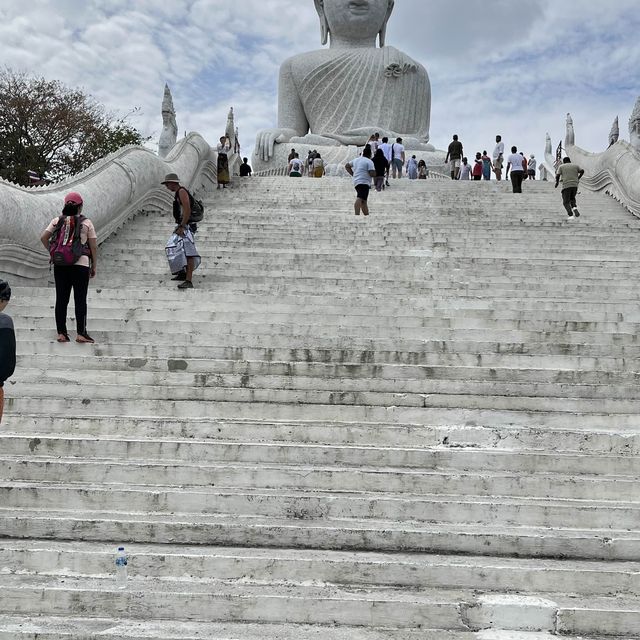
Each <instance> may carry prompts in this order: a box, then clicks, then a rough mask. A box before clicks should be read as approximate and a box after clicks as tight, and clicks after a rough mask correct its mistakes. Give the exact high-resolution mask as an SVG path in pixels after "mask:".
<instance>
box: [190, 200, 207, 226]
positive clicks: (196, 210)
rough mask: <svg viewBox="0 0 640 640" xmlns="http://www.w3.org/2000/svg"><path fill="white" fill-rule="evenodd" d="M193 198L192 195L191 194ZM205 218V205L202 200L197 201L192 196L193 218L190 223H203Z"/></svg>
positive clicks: (191, 217)
mask: <svg viewBox="0 0 640 640" xmlns="http://www.w3.org/2000/svg"><path fill="white" fill-rule="evenodd" d="M189 195H190V196H191V194H189ZM203 218H204V205H203V204H202V200H196V199H195V198H194V197H193V196H191V216H190V217H189V222H202V219H203Z"/></svg>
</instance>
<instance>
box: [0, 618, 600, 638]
mask: <svg viewBox="0 0 640 640" xmlns="http://www.w3.org/2000/svg"><path fill="white" fill-rule="evenodd" d="M88 634H91V635H88ZM526 635H527V636H529V635H530V636H531V637H530V638H528V637H523V636H519V637H518V638H517V639H514V638H511V639H509V638H507V637H504V638H498V636H495V637H490V636H484V637H481V636H478V635H477V634H475V633H471V632H464V631H463V632H454V631H444V630H442V629H438V630H431V631H430V630H426V629H424V630H423V629H421V630H419V631H415V630H411V629H402V630H398V629H396V630H393V629H388V628H384V629H372V628H365V627H337V626H333V625H328V624H324V625H314V626H311V625H294V624H290V625H278V624H266V623H262V624H252V623H239V622H237V623H214V622H211V623H205V622H187V621H184V620H180V621H172V620H162V621H153V620H146V621H141V620H139V619H136V620H130V619H129V620H127V619H122V618H112V619H105V618H79V617H69V616H65V617H52V616H45V617H37V618H34V617H33V616H24V617H20V616H1V615H0V640H87V639H88V638H92V639H93V638H115V639H117V640H203V638H206V639H207V640H553V639H551V638H550V636H548V635H547V634H545V635H544V636H541V635H540V634H526ZM567 640H576V639H575V638H573V639H572V638H567ZM594 640H598V639H594ZM608 640H611V639H608Z"/></svg>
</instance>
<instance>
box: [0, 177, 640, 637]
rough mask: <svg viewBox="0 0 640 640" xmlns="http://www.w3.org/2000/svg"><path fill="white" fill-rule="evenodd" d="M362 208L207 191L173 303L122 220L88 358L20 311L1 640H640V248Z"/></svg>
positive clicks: (539, 199)
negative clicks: (189, 281)
mask: <svg viewBox="0 0 640 640" xmlns="http://www.w3.org/2000/svg"><path fill="white" fill-rule="evenodd" d="M353 197H354V194H353V190H352V188H351V185H350V182H349V181H347V180H340V179H324V180H310V179H303V180H290V179H287V178H261V179H252V180H248V181H245V182H242V183H239V184H237V185H236V186H235V188H234V189H232V190H227V191H223V192H216V193H215V194H213V195H212V196H211V197H210V198H209V200H208V205H207V210H208V217H207V220H206V221H205V222H204V223H203V224H201V229H200V232H199V234H198V236H199V237H198V246H199V249H200V251H201V253H202V256H203V266H202V268H201V270H199V271H197V272H196V274H197V275H196V277H195V279H194V283H195V285H196V289H194V290H192V291H177V290H176V289H175V283H172V282H170V281H169V276H168V274H167V269H166V261H165V259H164V252H163V246H164V243H165V241H166V239H167V237H168V234H169V232H170V230H171V224H170V216H169V215H168V214H167V215H164V216H154V215H151V214H148V215H139V216H138V217H136V218H135V219H134V220H132V221H131V222H129V223H128V224H127V225H126V226H125V227H124V228H123V229H122V230H121V231H120V232H118V234H117V235H116V236H114V237H112V238H110V239H109V240H108V241H107V242H105V243H104V244H103V245H102V248H101V259H100V265H99V268H100V273H99V276H98V278H97V280H96V282H95V283H94V285H92V289H91V292H90V300H89V330H90V332H91V334H92V335H93V336H94V337H95V338H96V339H97V344H96V345H94V346H86V345H77V344H75V343H71V344H67V345H59V344H57V343H55V342H53V339H54V337H55V336H54V331H53V328H54V324H53V300H54V292H53V290H52V289H51V288H38V287H32V288H28V287H15V288H14V291H15V293H14V299H13V300H12V303H11V306H10V308H9V311H10V312H11V314H12V315H13V317H14V320H15V323H16V326H17V334H18V340H19V354H20V359H19V367H18V371H17V374H16V376H15V378H14V379H13V380H12V383H11V384H8V385H7V388H6V393H7V397H8V402H7V415H6V420H5V422H4V423H3V425H2V430H0V640H18V639H20V640H24V639H27V638H28V639H32V638H33V639H35V638H38V639H40V640H42V639H46V640H62V639H73V640H79V639H86V638H118V639H123V640H129V639H143V638H145V639H146V638H149V639H151V638H154V639H162V640H169V639H178V638H180V639H181V640H192V639H194V640H195V639H196V638H199V639H203V638H211V639H215V640H265V639H268V640H275V639H278V640H280V639H281V640H294V639H295V640H312V639H313V640H328V639H332V640H347V639H349V640H400V639H402V640H546V639H549V638H553V637H556V635H563V636H565V637H569V638H574V639H575V638H578V637H582V638H587V637H588V638H598V639H600V638H604V637H612V636H615V637H619V638H625V639H630V638H640V604H638V596H639V595H640V483H639V479H640V478H639V476H640V459H639V457H638V455H639V452H640V428H639V425H640V390H639V387H638V379H639V377H640V374H639V373H638V371H639V370H640V367H639V366H638V362H639V360H638V356H639V355H640V346H639V342H638V339H637V333H638V327H639V326H640V308H639V304H638V302H639V300H638V299H639V297H640V293H639V290H638V285H637V281H638V279H639V277H640V258H638V241H639V240H640V233H639V232H640V221H637V220H636V219H635V218H633V217H632V216H631V215H630V214H628V213H626V212H625V211H624V210H623V209H622V208H621V207H620V206H618V205H617V204H616V203H615V202H614V201H613V200H609V199H606V198H604V197H602V196H596V195H591V194H587V193H583V194H581V195H580V196H579V202H580V204H581V211H582V213H583V216H582V217H581V218H580V219H579V220H567V219H566V215H565V214H564V212H563V210H562V207H561V203H560V194H559V192H557V191H554V190H553V188H552V185H550V184H548V183H535V184H533V183H526V184H525V193H524V194H522V196H517V195H514V194H512V193H510V188H509V185H507V184H506V183H502V184H498V183H452V182H449V181H444V182H440V181H426V182H424V181H421V182H413V183H409V182H408V181H406V180H403V181H401V182H394V183H393V184H392V188H391V189H389V190H387V191H386V192H384V193H382V194H376V193H374V194H372V196H371V209H372V215H371V217H370V218H369V219H366V218H356V217H355V216H353V213H352V209H351V204H352V202H353ZM71 326H73V325H70V327H71ZM119 544H124V545H125V546H126V548H127V552H128V553H129V556H130V565H129V581H128V585H127V588H126V589H125V590H119V589H117V586H116V581H115V577H114V576H115V572H114V559H115V550H116V547H117V546H118V545H119Z"/></svg>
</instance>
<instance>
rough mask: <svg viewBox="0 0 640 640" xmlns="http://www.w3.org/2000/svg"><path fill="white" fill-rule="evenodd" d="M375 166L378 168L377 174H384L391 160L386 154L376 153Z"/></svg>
mask: <svg viewBox="0 0 640 640" xmlns="http://www.w3.org/2000/svg"><path fill="white" fill-rule="evenodd" d="M373 166H374V167H375V168H376V176H378V177H379V176H384V175H385V174H386V173H387V169H388V168H389V161H388V160H387V159H386V158H385V157H384V156H382V157H380V156H378V155H376V156H374V158H373Z"/></svg>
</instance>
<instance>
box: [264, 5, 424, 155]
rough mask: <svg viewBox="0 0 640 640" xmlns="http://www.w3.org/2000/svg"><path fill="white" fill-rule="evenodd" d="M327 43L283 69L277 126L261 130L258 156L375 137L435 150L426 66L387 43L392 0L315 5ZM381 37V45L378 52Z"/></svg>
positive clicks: (288, 63)
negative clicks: (283, 147)
mask: <svg viewBox="0 0 640 640" xmlns="http://www.w3.org/2000/svg"><path fill="white" fill-rule="evenodd" d="M314 1H315V6H316V10H317V12H318V15H319V17H320V27H321V32H322V44H326V43H327V41H329V42H330V47H329V48H328V49H320V50H316V51H310V52H308V53H303V54H299V55H296V56H293V57H292V58H289V59H288V60H286V61H285V62H284V63H283V65H282V67H281V68H280V86H279V91H278V127H277V128H276V129H267V130H265V131H261V132H260V133H258V136H257V138H256V147H255V157H256V158H257V159H259V160H262V161H263V162H269V160H270V159H271V158H272V156H273V155H274V149H275V145H276V144H289V143H292V144H295V143H301V144H309V145H313V146H317V147H319V146H323V145H326V146H339V145H358V146H363V145H364V144H366V142H367V140H368V139H369V137H370V136H371V135H372V134H374V133H380V136H381V137H383V136H388V137H389V138H390V139H394V140H395V138H397V137H401V138H403V142H404V145H405V146H406V147H407V148H409V149H422V150H427V151H431V150H433V147H432V146H431V145H429V144H428V142H429V121H430V116H431V86H430V83H429V77H428V75H427V72H426V70H425V69H424V67H423V66H422V65H421V64H419V63H418V62H416V61H415V60H412V59H411V58H409V57H408V56H407V55H405V54H404V53H402V52H401V51H398V50H397V49H395V48H394V47H386V46H385V34H386V28H387V22H388V20H389V17H390V16H391V12H392V11H393V6H394V0H314ZM377 38H379V41H380V48H377V47H376V39H377Z"/></svg>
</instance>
